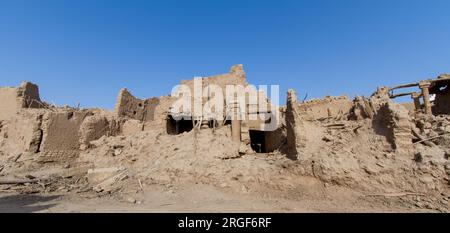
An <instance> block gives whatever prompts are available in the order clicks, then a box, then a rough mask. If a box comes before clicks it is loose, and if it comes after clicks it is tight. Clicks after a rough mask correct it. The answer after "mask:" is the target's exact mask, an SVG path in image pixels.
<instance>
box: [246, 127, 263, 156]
mask: <svg viewBox="0 0 450 233" xmlns="http://www.w3.org/2000/svg"><path fill="white" fill-rule="evenodd" d="M249 133H250V145H251V147H252V149H253V151H255V152H256V153H267V150H266V134H265V132H264V131H257V130H250V131H249Z"/></svg>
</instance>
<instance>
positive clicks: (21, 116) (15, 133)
mask: <svg viewBox="0 0 450 233" xmlns="http://www.w3.org/2000/svg"><path fill="white" fill-rule="evenodd" d="M42 116H43V112H42V111H33V110H30V111H21V112H19V113H17V114H16V115H15V116H14V117H13V118H11V119H10V120H9V121H5V125H6V129H5V134H6V138H7V140H8V142H9V144H11V145H13V146H12V147H14V148H15V149H16V150H18V151H29V152H33V153H35V152H39V146H40V142H41V139H42V130H41V123H42Z"/></svg>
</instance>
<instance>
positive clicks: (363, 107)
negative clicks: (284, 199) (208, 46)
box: [0, 65, 450, 200]
mask: <svg viewBox="0 0 450 233" xmlns="http://www.w3.org/2000/svg"><path fill="white" fill-rule="evenodd" d="M449 84H450V76H449V75H441V76H439V77H438V78H437V79H431V80H423V81H420V82H417V83H411V84H406V85H400V86H396V87H393V88H390V87H379V88H378V89H377V90H376V91H375V92H374V93H373V94H372V95H371V96H368V97H364V96H357V97H355V98H354V99H349V98H348V97H347V96H334V97H333V96H327V97H325V98H323V99H312V100H305V101H300V100H299V99H298V98H297V95H296V92H295V90H289V91H288V93H287V100H286V105H285V106H276V103H272V102H271V100H270V99H269V98H268V97H267V96H268V95H267V93H265V92H262V91H258V90H256V89H255V88H254V87H253V86H252V85H250V84H248V83H247V80H246V74H245V72H244V69H243V66H242V65H236V66H233V67H231V69H230V71H229V72H228V73H226V74H221V75H216V76H211V77H204V78H196V79H193V80H185V81H181V83H180V87H179V89H176V90H175V92H174V93H171V95H168V96H162V97H153V98H148V99H138V98H136V97H134V96H133V94H132V93H130V91H129V90H127V89H122V90H120V91H119V95H118V97H117V102H116V105H115V109H114V111H113V112H109V111H106V110H102V109H79V108H77V107H68V106H65V107H58V106H54V105H51V104H49V103H46V102H45V101H44V100H42V99H41V98H40V97H39V90H38V87H37V86H36V85H35V84H32V83H28V82H24V83H22V84H21V85H20V86H19V87H3V88H0V99H1V100H2V101H0V162H2V163H3V164H6V165H7V168H5V169H4V167H5V166H4V165H1V166H3V167H1V166H0V171H1V169H4V170H3V173H4V172H5V171H9V172H10V173H14V172H15V170H14V169H16V168H17V167H20V166H21V164H17V163H15V162H14V161H17V159H16V155H20V156H22V157H23V158H25V159H28V160H30V161H31V162H30V163H32V164H31V165H30V167H31V168H36V167H38V168H39V166H37V165H36V164H49V163H55V164H58V162H60V163H64V164H66V163H70V161H76V162H77V163H80V164H88V165H89V167H90V168H99V171H102V172H100V173H102V174H103V173H108V172H105V171H113V172H111V173H114V172H119V173H120V174H116V175H120V176H118V177H119V178H118V177H116V176H113V177H114V180H113V181H114V182H112V181H111V180H110V181H108V182H112V183H113V184H115V182H116V181H117V179H125V178H124V177H125V176H124V174H123V172H124V171H125V170H126V169H129V170H133V171H134V172H136V174H139V175H140V178H139V179H142V181H145V180H146V179H148V180H149V182H154V181H155V179H159V182H162V183H167V182H169V183H170V182H176V181H177V180H181V179H188V180H195V182H197V181H203V182H208V183H218V184H217V185H224V186H226V185H227V184H228V183H230V179H231V180H232V181H231V182H236V187H238V188H239V189H242V184H245V187H251V186H252V185H255V184H261V185H262V186H264V187H266V186H268V185H269V186H270V185H271V186H273V187H274V189H276V190H282V191H287V190H292V187H291V186H292V184H293V183H295V180H296V177H298V176H299V175H302V176H310V177H314V178H316V179H318V180H320V181H321V182H324V183H326V184H335V185H341V186H349V187H352V188H358V189H361V190H366V191H383V192H387V191H393V190H394V191H395V190H397V191H408V192H412V191H414V192H421V193H427V194H430V193H432V194H433V195H434V194H436V196H438V197H439V198H441V197H442V196H444V197H447V196H448V195H449V194H448V190H449V189H448V182H449V178H448V175H449V173H450V165H449V164H448V158H449V156H450V143H449V142H450V108H449V106H450V102H449V96H450V89H449ZM227 85H232V86H235V85H240V86H241V87H242V89H241V91H242V92H240V94H236V95H235V94H233V95H231V96H230V95H229V93H227V89H226V88H224V87H226V86H227ZM186 87H187V89H188V90H191V89H197V90H201V93H202V94H201V95H196V94H195V93H194V94H192V93H191V94H192V95H189V94H188V92H186V91H185V90H183V88H186ZM214 87H220V88H214ZM413 88H415V90H410V89H413ZM406 89H408V91H405V92H401V93H397V92H398V91H399V90H406ZM219 91H220V92H219ZM219 93H220V94H219ZM237 93H239V92H237ZM248 93H256V95H248ZM239 95H241V98H239ZM219 96H222V97H225V98H223V99H221V100H220V101H219V103H223V105H220V106H217V108H218V109H220V108H222V109H220V110H222V111H214V112H205V111H195V109H196V107H198V106H196V105H198V104H199V103H201V105H200V107H201V108H202V107H204V106H202V105H203V104H205V103H210V101H211V100H213V99H217V98H219ZM401 96H410V97H411V101H410V103H400V102H395V99H396V98H397V97H401ZM180 97H186V98H187V99H190V100H192V101H191V102H190V104H189V105H188V106H187V107H186V106H183V108H182V109H181V110H179V111H175V110H176V109H174V106H176V104H175V103H176V102H177V101H178V100H179V99H180ZM250 98H254V99H252V101H250ZM242 100H244V101H242ZM262 106H263V107H262ZM185 107H186V109H185ZM214 109H216V106H215V107H214ZM242 109H244V110H245V111H240V110H242ZM238 114H241V115H240V116H241V117H240V118H239V117H237V118H236V117H234V116H235V115H238ZM242 115H243V116H242ZM258 116H265V117H264V118H261V117H258ZM11 155H13V156H12V158H11ZM224 160H227V162H224ZM11 161H12V162H11ZM73 164H76V163H75V162H74V163H73ZM112 165H114V166H115V167H113V168H112V169H106V170H105V169H103V168H105V167H106V166H108V167H109V166H112ZM119 165H121V166H120V167H119ZM122 166H123V167H127V168H126V169H125V168H123V167H122ZM30 167H26V170H27V171H28V170H29V169H31V168H30ZM94 171H95V170H94ZM86 174H87V176H88V180H89V179H91V180H93V178H92V176H95V172H91V173H89V172H87V171H85V173H82V175H80V177H78V178H80V179H81V178H83V177H84V176H85V175H86ZM143 174H145V176H144V175H143ZM71 177H72V176H71ZM89 177H91V178H89ZM78 178H77V179H75V180H74V182H75V181H76V182H78V181H79V179H78ZM275 181H277V182H275ZM110 184H111V183H110ZM89 185H91V184H89ZM95 185H96V186H95V187H97V188H95V190H105V188H104V186H102V187H103V188H98V186H97V185H98V183H96V184H95ZM140 185H142V184H139V186H140ZM38 188H39V187H38ZM294 188H295V187H294ZM108 190H112V189H108ZM439 198H437V199H436V200H440V199H439Z"/></svg>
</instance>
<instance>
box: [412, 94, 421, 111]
mask: <svg viewBox="0 0 450 233" xmlns="http://www.w3.org/2000/svg"><path fill="white" fill-rule="evenodd" d="M411 98H412V99H413V100H414V108H415V110H416V111H418V110H420V108H421V107H420V94H419V93H417V92H414V93H412V94H411Z"/></svg>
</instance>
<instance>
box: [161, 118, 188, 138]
mask: <svg viewBox="0 0 450 233" xmlns="http://www.w3.org/2000/svg"><path fill="white" fill-rule="evenodd" d="M192 129H193V126H192V121H191V120H179V121H176V120H175V119H173V118H172V116H168V118H167V122H166V131H167V133H168V134H170V135H177V134H182V133H184V132H189V131H191V130H192Z"/></svg>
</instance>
